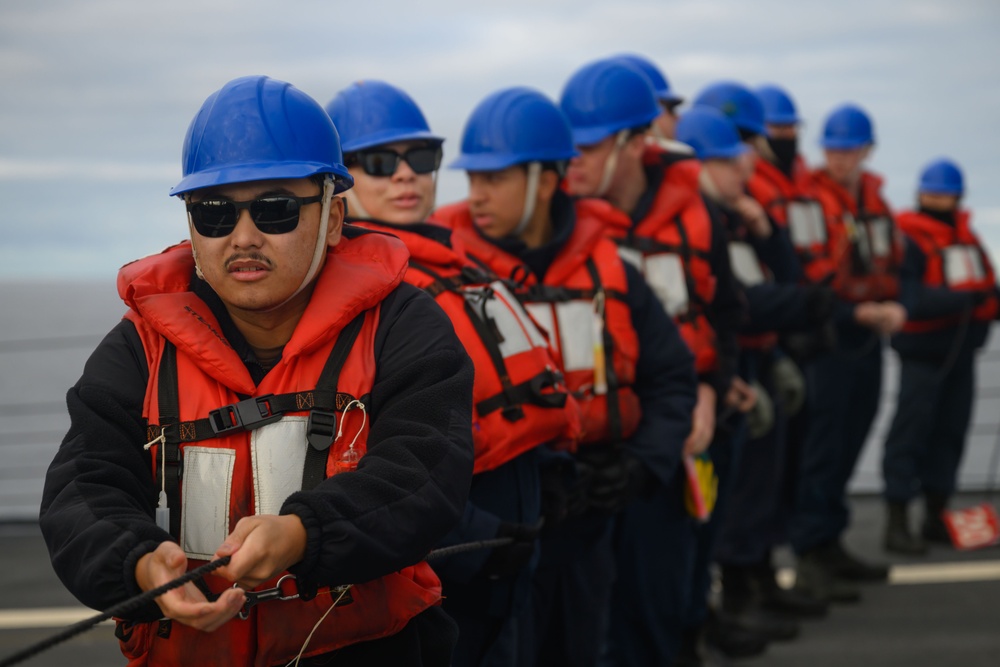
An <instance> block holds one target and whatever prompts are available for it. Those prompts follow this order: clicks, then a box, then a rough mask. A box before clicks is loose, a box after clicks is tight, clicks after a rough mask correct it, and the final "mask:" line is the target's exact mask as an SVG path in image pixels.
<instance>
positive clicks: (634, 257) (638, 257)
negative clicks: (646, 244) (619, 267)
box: [618, 246, 646, 275]
mask: <svg viewBox="0 0 1000 667" xmlns="http://www.w3.org/2000/svg"><path fill="white" fill-rule="evenodd" d="M618 256H619V257H621V258H622V259H623V260H624V261H626V262H628V263H629V264H631V265H632V266H634V267H635V268H637V269H638V270H639V273H641V274H643V275H645V273H646V267H645V266H644V262H643V261H642V253H641V252H639V251H638V250H636V249H635V248H626V247H625V246H618Z"/></svg>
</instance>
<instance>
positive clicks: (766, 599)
mask: <svg viewBox="0 0 1000 667" xmlns="http://www.w3.org/2000/svg"><path fill="white" fill-rule="evenodd" d="M750 577H751V581H752V582H753V586H754V588H756V590H757V591H758V595H759V596H760V606H761V608H762V609H766V610H768V611H773V612H777V613H779V614H787V615H789V616H793V617H795V618H822V617H823V616H826V613H827V610H828V608H829V605H828V604H827V603H826V602H824V601H823V600H817V599H816V598H814V597H810V596H808V595H803V594H802V593H801V592H799V591H796V590H795V589H789V588H782V587H781V586H779V585H778V579H777V577H776V576H775V571H774V566H773V565H771V561H770V560H765V561H762V562H760V563H758V564H756V565H754V566H753V567H752V568H751V569H750Z"/></svg>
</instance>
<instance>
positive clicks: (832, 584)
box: [790, 104, 915, 602]
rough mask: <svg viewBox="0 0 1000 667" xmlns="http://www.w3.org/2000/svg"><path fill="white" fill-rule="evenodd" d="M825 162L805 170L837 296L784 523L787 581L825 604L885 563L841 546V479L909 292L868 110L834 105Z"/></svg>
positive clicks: (857, 446) (844, 518) (872, 409)
mask: <svg viewBox="0 0 1000 667" xmlns="http://www.w3.org/2000/svg"><path fill="white" fill-rule="evenodd" d="M820 143H821V145H822V147H823V153H824V157H825V164H824V165H822V166H820V167H819V168H818V169H816V170H814V171H813V181H814V183H815V187H816V189H815V193H816V196H817V197H818V198H819V199H820V201H821V203H822V204H823V210H824V213H825V215H826V220H827V230H828V231H829V234H828V240H827V251H826V253H827V257H829V258H830V262H831V266H832V267H833V275H832V276H831V281H832V287H833V288H834V292H835V293H836V296H837V300H836V305H835V310H834V321H835V325H836V332H837V341H838V342H837V346H836V348H835V349H834V350H832V351H830V352H828V353H826V354H824V355H822V356H821V357H819V358H817V359H815V360H814V361H813V362H812V363H811V364H809V366H808V367H807V369H806V374H807V384H808V386H809V388H810V395H809V397H808V403H807V409H808V410H809V416H808V419H809V429H808V434H807V435H806V438H805V441H804V442H803V445H802V450H801V460H800V465H799V478H798V492H797V496H796V503H795V507H794V510H793V514H792V519H791V524H790V538H791V543H792V547H793V548H794V550H795V552H796V554H797V555H798V575H797V577H796V588H797V589H798V590H799V591H801V592H803V593H806V594H809V595H812V596H813V597H816V598H819V599H826V600H829V601H833V602H851V601H857V600H858V599H860V597H861V591H860V589H859V588H858V586H857V583H858V582H866V581H884V580H885V579H886V577H887V576H888V568H887V567H886V566H885V565H882V564H871V563H867V562H865V561H863V560H861V559H859V558H858V557H856V556H854V555H853V554H851V553H850V552H848V551H847V550H846V549H845V547H844V545H843V543H842V535H843V533H844V531H845V530H846V529H847V526H848V524H849V522H850V510H849V507H848V504H847V484H848V481H849V480H850V478H851V475H852V474H853V473H854V467H855V465H856V463H857V460H858V457H859V455H860V453H861V449H862V447H863V445H864V443H865V440H866V438H867V436H868V431H869V429H870V428H871V425H872V422H873V420H874V418H875V413H876V411H877V410H878V405H879V396H880V389H881V383H882V350H883V339H884V338H885V337H887V336H890V335H891V334H893V333H895V332H897V331H899V329H900V328H901V327H902V326H903V323H904V322H905V321H906V318H907V307H906V306H905V305H904V304H905V303H909V302H910V300H911V299H912V296H913V294H912V292H913V287H914V286H915V283H914V281H913V280H912V277H913V276H912V273H911V272H910V271H909V270H908V269H907V268H906V265H905V264H904V261H903V260H904V253H906V252H908V249H907V246H908V245H909V244H907V243H906V242H905V239H904V238H903V237H902V235H901V234H899V233H898V230H897V228H896V224H895V221H894V217H893V214H892V211H891V210H890V209H889V206H888V204H887V203H886V201H885V199H884V198H883V197H882V194H881V186H882V179H881V178H880V177H878V176H876V175H875V174H873V173H871V172H870V171H868V170H866V169H865V161H866V160H867V158H868V156H869V154H870V153H871V150H872V147H873V146H874V144H875V136H874V131H873V127H872V122H871V118H870V117H869V116H868V114H867V112H865V111H864V110H863V109H861V108H860V107H858V106H857V105H854V104H844V105H841V106H839V107H837V108H836V109H834V110H833V111H832V112H831V113H830V114H829V115H828V116H827V118H826V121H825V123H824V126H823V135H822V138H821V140H820Z"/></svg>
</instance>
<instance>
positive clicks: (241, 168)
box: [170, 162, 354, 197]
mask: <svg viewBox="0 0 1000 667" xmlns="http://www.w3.org/2000/svg"><path fill="white" fill-rule="evenodd" d="M318 174H333V175H334V179H335V181H336V184H337V185H336V188H335V190H334V192H335V193H338V192H343V191H345V190H348V189H350V188H351V187H352V186H353V185H354V178H353V177H352V176H351V175H350V173H348V171H347V169H346V168H343V167H342V168H340V169H336V168H331V166H330V165H329V164H322V163H319V162H300V163H287V162H274V163H254V164H241V165H226V166H225V167H221V168H219V169H206V170H203V171H199V172H196V173H193V174H190V175H188V176H185V177H184V178H182V179H181V181H180V182H179V183H178V184H177V185H175V186H174V187H173V188H172V189H171V190H170V196H172V197H176V196H180V195H183V194H185V193H187V192H191V191H192V190H200V189H202V188H210V187H217V186H220V185H231V184H233V183H246V182H249V181H268V180H273V179H291V178H309V177H310V176H316V175H318Z"/></svg>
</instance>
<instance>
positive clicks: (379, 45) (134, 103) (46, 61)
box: [0, 0, 1000, 281]
mask: <svg viewBox="0 0 1000 667" xmlns="http://www.w3.org/2000/svg"><path fill="white" fill-rule="evenodd" d="M998 38H1000V3H998V2H996V0H952V1H950V2H944V1H942V0H933V1H932V0H839V1H837V2H829V1H823V2H809V1H807V0H801V1H798V2H794V1H791V0H788V1H781V0H756V1H755V2H748V1H747V0H691V1H679V2H667V1H664V0H659V1H646V2H644V1H641V0H618V1H617V2H614V3H610V2H592V1H590V0H571V1H570V0H533V1H531V2H522V1H520V0H508V1H507V2H503V3H495V4H490V5H487V4H485V3H479V2H473V1H471V0H470V1H467V2H451V1H445V0H421V1H420V2H403V1H399V0H391V1H386V2H379V1H377V0H361V1H355V2H344V1H342V0H341V1H330V0H315V1H313V0H284V1H282V2H265V1H263V0H242V1H236V0H232V1H222V0H198V1H197V2H195V1H192V0H171V1H170V2H135V1H134V0H89V1H88V2H79V1H72V0H3V2H2V3H0V84H2V87H0V197H2V200H3V203H4V205H3V209H2V210H3V212H4V216H3V219H2V222H0V225H2V230H3V236H2V242H0V280H8V281H9V280H49V279H63V278H73V279H83V278H96V279H109V280H110V279H112V278H113V277H114V275H115V273H116V272H117V270H118V268H119V266H121V265H122V264H124V263H125V262H127V261H130V260H132V259H135V258H136V257H140V256H143V255H146V254H150V253H152V252H156V251H159V250H160V249H162V248H163V247H164V246H166V245H168V244H170V243H173V242H175V241H177V240H179V239H181V238H183V236H184V235H185V234H186V225H185V219H184V213H183V207H182V205H181V204H180V203H179V202H178V201H177V200H175V199H171V198H170V197H168V196H167V191H168V190H169V189H170V188H171V187H172V186H173V185H174V184H175V183H176V182H177V181H178V180H179V178H180V151H181V144H182V141H183V137H184V133H185V130H186V128H187V126H188V124H189V122H190V120H191V118H192V117H193V116H194V114H195V112H196V111H197V110H198V108H199V106H200V105H201V103H202V101H203V100H204V99H205V98H206V97H207V96H208V95H210V94H211V93H212V92H214V91H215V90H217V89H218V88H220V87H221V86H222V85H223V84H224V83H225V82H226V81H228V80H230V79H233V78H235V77H238V76H243V75H247V74H267V75H269V76H273V77H275V78H279V79H283V80H286V81H289V82H291V83H293V84H295V85H296V86H298V87H299V88H301V89H302V90H304V91H305V92H307V93H309V94H310V95H312V96H313V97H315V98H316V100H317V101H318V102H319V103H320V104H326V102H327V101H329V100H330V99H331V98H332V97H333V96H334V95H335V94H336V92H337V91H338V90H340V89H341V88H343V87H344V86H346V85H348V84H349V83H351V82H352V81H354V80H357V79H362V78H377V79H383V80H386V81H389V82H390V83H393V84H395V85H398V86H400V87H402V88H404V89H405V90H407V91H408V92H409V93H410V94H411V95H412V96H413V97H414V98H415V99H416V100H417V102H418V104H420V106H421V107H422V108H423V110H424V113H425V115H426V116H427V118H428V120H429V122H430V124H431V127H432V129H434V130H435V131H436V132H438V133H440V134H442V135H443V136H445V137H446V138H447V140H446V142H445V161H446V163H447V162H448V161H450V160H451V159H453V158H454V157H455V154H456V153H457V149H458V146H459V143H460V137H461V132H462V127H463V124H464V122H465V119H466V117H467V116H468V114H469V112H470V111H471V110H472V108H473V107H474V106H475V105H476V104H477V103H478V102H479V100H481V99H482V98H483V97H485V96H486V95H487V94H489V93H490V92H492V91H494V90H496V89H498V88H501V87H507V86H512V85H529V86H533V87H535V88H538V89H539V90H541V91H542V92H544V93H547V94H548V95H550V96H551V97H553V98H556V99H557V98H558V96H559V94H560V92H561V90H562V86H563V84H564V83H565V81H566V80H567V79H568V78H569V76H570V75H571V74H572V73H573V72H574V71H575V70H576V69H577V68H578V67H580V66H581V65H583V64H585V63H587V62H589V61H591V60H593V59H595V58H599V57H602V56H606V55H611V54H614V53H620V52H624V51H631V52H635V53H640V54H643V55H646V56H648V57H650V58H652V59H653V60H654V61H655V62H656V63H657V64H658V65H659V66H660V67H661V68H662V69H663V71H664V72H665V73H666V75H667V77H668V78H669V79H670V81H671V84H672V85H673V87H674V88H675V89H677V90H678V91H679V92H680V93H681V94H683V95H685V96H687V97H688V98H692V97H694V96H696V95H697V93H698V92H699V91H700V90H701V89H702V88H703V87H705V86H706V85H708V84H709V83H712V82H714V81H717V80H720V79H736V80H739V81H742V82H744V83H746V84H748V85H751V86H756V85H758V84H761V83H766V82H775V83H779V84H781V85H782V86H784V87H785V88H786V89H787V90H789V92H791V94H792V95H793V97H794V98H795V99H796V101H797V103H798V105H799V108H800V112H801V114H802V115H803V116H804V118H805V119H806V124H805V126H804V136H803V148H804V150H805V153H806V156H807V158H809V159H810V160H811V161H813V162H815V161H816V160H817V159H818V158H819V151H818V149H817V148H816V141H817V136H818V133H819V131H820V129H821V127H822V123H823V119H824V117H825V116H826V113H827V112H828V111H829V110H830V109H831V108H833V107H834V106H836V105H837V104H839V103H841V102H844V101H853V102H856V103H859V104H861V105H862V106H864V107H865V108H867V109H868V110H869V112H870V113H871V115H872V116H873V118H874V122H875V132H876V140H877V142H878V145H877V149H876V152H875V153H874V155H873V158H872V160H871V167H872V168H873V169H874V170H875V171H878V172H881V173H882V174H883V175H884V176H886V178H887V180H888V182H887V190H886V193H887V195H888V198H889V200H890V202H891V203H892V204H893V205H895V206H896V207H903V206H908V205H909V204H910V203H911V201H912V198H913V190H914V186H915V182H916V178H917V173H918V171H919V169H920V167H921V166H922V165H923V164H925V163H926V162H927V161H929V160H930V159H932V158H934V157H937V156H939V155H950V156H952V157H953V158H954V159H956V160H957V161H958V162H959V163H960V164H961V165H962V166H963V168H964V169H965V172H966V182H967V190H968V197H967V203H968V204H969V206H970V207H971V208H972V209H973V210H974V218H973V220H974V222H975V223H977V224H978V226H979V229H980V230H981V232H982V235H983V236H984V237H985V238H986V239H987V240H988V242H989V243H990V245H991V248H992V251H993V254H994V256H995V257H1000V252H998V251H1000V159H998V157H1000V132H998V131H997V123H998V121H1000V66H998V63H1000V39H998ZM682 109H683V108H682ZM464 193H465V180H464V175H463V174H461V173H456V172H452V171H449V170H443V171H442V174H441V177H440V179H439V191H438V195H439V197H438V199H439V202H440V203H446V202H449V201H453V200H456V199H459V198H461V197H463V196H464Z"/></svg>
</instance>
